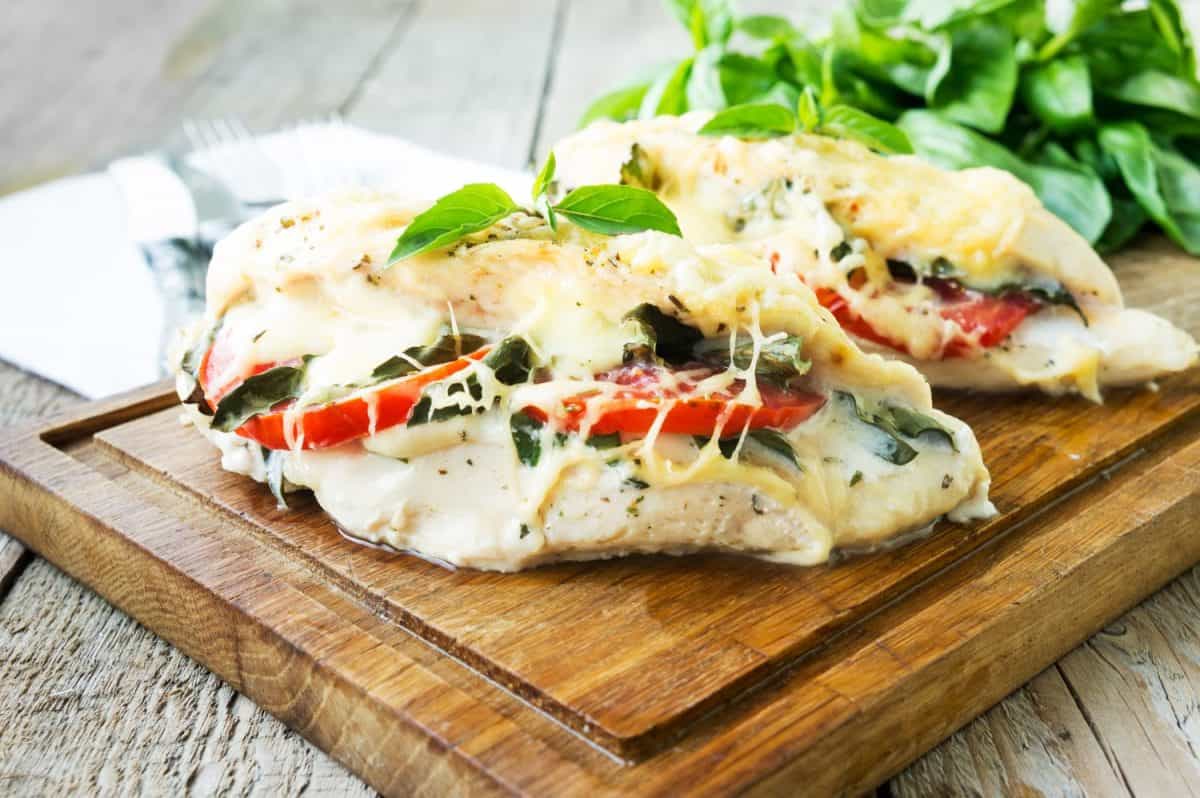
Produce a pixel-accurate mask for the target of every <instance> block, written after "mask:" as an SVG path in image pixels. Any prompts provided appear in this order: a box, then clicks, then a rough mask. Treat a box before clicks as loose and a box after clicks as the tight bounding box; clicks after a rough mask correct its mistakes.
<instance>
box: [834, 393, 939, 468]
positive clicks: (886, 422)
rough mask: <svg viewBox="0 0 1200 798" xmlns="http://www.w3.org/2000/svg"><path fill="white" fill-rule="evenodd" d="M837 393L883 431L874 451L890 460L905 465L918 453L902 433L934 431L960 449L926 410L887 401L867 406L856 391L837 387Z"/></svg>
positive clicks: (917, 434) (918, 434)
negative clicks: (925, 412)
mask: <svg viewBox="0 0 1200 798" xmlns="http://www.w3.org/2000/svg"><path fill="white" fill-rule="evenodd" d="M835 396H836V397H837V399H838V400H839V401H841V402H843V403H845V404H846V405H848V406H849V407H850V408H851V409H852V410H853V412H854V415H855V416H857V417H858V420H859V421H862V422H863V423H864V424H868V425H870V426H872V427H874V428H875V429H876V430H878V431H879V432H880V433H882V434H881V436H880V437H879V438H878V440H877V445H876V448H875V454H876V455H878V456H879V457H881V458H883V459H884V460H887V461H888V462H889V463H892V464H894V465H906V464H907V463H910V462H912V460H913V458H915V457H916V456H917V454H918V452H917V450H916V449H914V448H913V447H912V446H911V445H909V444H908V443H906V442H905V441H903V440H902V439H901V438H902V437H904V438H910V439H916V438H919V437H921V436H922V435H932V436H934V437H936V438H939V439H940V440H941V441H942V442H943V443H945V444H946V445H948V446H950V447H951V448H952V449H954V450H955V451H958V449H957V447H956V446H955V444H954V436H953V435H952V434H951V433H950V431H949V430H947V429H946V428H945V427H943V426H942V425H941V424H939V423H938V422H937V421H935V420H934V419H933V418H931V417H929V416H927V415H925V414H924V413H921V412H918V411H916V410H913V409H911V408H908V407H900V406H899V405H886V404H885V405H879V406H878V407H876V408H875V409H873V410H868V409H867V408H866V407H865V406H864V405H863V404H862V403H860V402H859V401H858V399H857V398H856V397H855V396H854V395H853V394H850V393H847V392H845V391H836V392H835Z"/></svg>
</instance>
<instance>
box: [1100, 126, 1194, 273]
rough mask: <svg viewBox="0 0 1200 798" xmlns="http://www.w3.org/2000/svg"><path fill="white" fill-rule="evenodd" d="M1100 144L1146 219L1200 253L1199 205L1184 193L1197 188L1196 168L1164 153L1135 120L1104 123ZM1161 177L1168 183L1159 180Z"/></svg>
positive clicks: (1175, 239)
mask: <svg viewBox="0 0 1200 798" xmlns="http://www.w3.org/2000/svg"><path fill="white" fill-rule="evenodd" d="M1100 146H1101V147H1103V148H1104V150H1105V151H1106V152H1108V153H1109V154H1110V155H1112V156H1113V158H1114V159H1116V162H1117V165H1118V167H1120V170H1121V175H1122V177H1124V180H1125V185H1126V186H1127V187H1128V188H1129V190H1130V192H1132V194H1133V196H1134V197H1136V198H1137V201H1138V203H1139V204H1140V205H1141V206H1142V208H1143V209H1144V210H1145V211H1146V213H1147V214H1148V215H1149V216H1150V218H1151V219H1153V220H1154V221H1156V222H1158V223H1159V225H1161V226H1162V228H1163V229H1164V230H1165V231H1166V232H1167V234H1168V235H1169V236H1170V237H1171V238H1172V239H1173V240H1174V241H1175V242H1176V243H1178V244H1179V245H1180V246H1181V247H1183V248H1184V249H1186V250H1187V251H1188V252H1190V253H1192V254H1198V253H1200V208H1197V207H1196V205H1197V199H1196V198H1195V197H1193V196H1189V193H1188V192H1189V191H1195V190H1200V170H1197V169H1196V167H1195V165H1194V164H1192V163H1191V162H1190V161H1188V160H1187V159H1186V158H1183V157H1182V156H1179V155H1174V154H1169V155H1166V156H1164V154H1163V152H1162V151H1160V149H1159V147H1158V146H1157V145H1156V144H1155V143H1154V141H1153V139H1151V137H1150V134H1149V132H1148V131H1147V130H1146V129H1145V128H1144V127H1142V126H1141V125H1139V124H1138V123H1136V122H1119V123H1114V124H1109V125H1105V126H1104V127H1102V128H1101V129H1100ZM1164 177H1165V178H1167V180H1168V181H1169V183H1168V182H1160V181H1161V180H1162V178H1164ZM1168 186H1169V187H1168ZM1168 193H1169V195H1170V199H1171V202H1168V199H1167V196H1168ZM1172 205H1174V206H1175V207H1174V208H1173V207H1172Z"/></svg>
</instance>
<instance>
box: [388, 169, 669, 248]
mask: <svg viewBox="0 0 1200 798" xmlns="http://www.w3.org/2000/svg"><path fill="white" fill-rule="evenodd" d="M554 170H555V161H554V153H553V152H551V153H550V155H549V156H548V157H547V158H546V163H545V164H544V165H543V166H542V168H541V170H540V171H539V172H538V175H537V178H536V179H535V180H534V183H533V205H534V208H535V211H536V212H537V213H540V214H541V215H542V216H544V217H545V219H546V223H547V224H548V225H549V226H550V229H551V230H552V231H554V232H557V230H558V215H559V214H561V215H562V216H565V217H566V218H567V219H570V220H571V222H572V223H573V224H575V225H576V226H577V227H582V228H583V229H584V230H588V231H589V232H593V233H600V234H601V235H610V236H615V235H622V234H625V233H641V232H643V231H646V230H657V231H659V232H661V233H669V234H670V235H675V236H678V235H681V233H680V231H679V222H678V220H676V218H675V214H674V213H672V212H671V209H670V208H668V207H667V206H666V205H664V204H663V202H662V200H660V199H659V198H658V197H657V196H655V194H654V193H653V192H650V191H646V190H645V189H642V188H637V187H635V186H620V185H603V186H580V187H579V188H577V189H575V190H574V191H572V192H570V193H569V194H567V196H565V197H563V198H562V200H561V201H559V202H558V203H557V204H555V203H552V202H551V201H550V195H551V194H552V193H553V188H554V186H555V182H554ZM523 210H524V209H523V208H521V206H519V205H517V203H516V202H514V201H513V198H512V197H510V196H509V195H508V194H507V193H505V191H504V189H502V188H500V187H499V186H497V185H494V184H492V183H472V184H470V185H466V186H463V187H462V188H460V189H459V190H458V191H453V192H451V193H449V194H447V195H446V196H444V197H442V198H441V199H439V200H438V201H437V202H435V203H434V204H433V207H431V208H430V209H429V210H427V211H425V212H424V213H421V214H419V215H418V216H417V217H416V218H414V219H413V220H412V222H411V223H409V225H408V227H406V228H405V229H404V232H403V233H402V234H401V235H400V238H399V240H397V241H396V247H395V249H393V250H392V254H391V257H389V258H388V265H389V266H391V265H392V264H394V263H396V262H397V261H401V260H404V259H405V258H411V257H412V256H414V255H420V254H421V253H424V252H429V251H430V250H434V249H441V248H442V247H448V246H450V245H451V244H455V243H457V242H458V241H461V240H462V239H463V238H465V237H466V236H469V235H471V234H472V233H478V232H479V231H480V230H486V229H488V228H489V227H491V226H492V225H494V224H496V223H497V222H499V221H500V220H501V219H503V218H505V217H506V216H511V215H512V214H514V213H517V212H519V211H523Z"/></svg>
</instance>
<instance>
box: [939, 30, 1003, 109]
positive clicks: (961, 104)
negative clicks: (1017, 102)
mask: <svg viewBox="0 0 1200 798" xmlns="http://www.w3.org/2000/svg"><path fill="white" fill-rule="evenodd" d="M1016 88H1017V57H1016V52H1015V50H1014V44H1013V37H1012V34H1011V33H1009V32H1008V31H1007V30H1005V29H1004V28H1001V27H999V26H996V25H988V24H976V25H971V26H969V27H965V28H962V29H960V30H956V31H955V32H954V34H953V36H952V37H951V57H950V70H949V72H947V73H946V75H945V77H944V78H943V79H942V81H941V82H940V83H939V85H938V86H937V88H936V90H935V91H934V94H933V101H932V102H931V103H930V105H931V107H933V108H936V109H937V110H938V111H939V112H940V113H941V114H942V115H943V116H945V117H946V118H947V119H953V120H954V121H956V122H960V123H962V124H964V125H969V126H970V127H973V128H975V129H977V130H983V131H985V132H987V133H998V132H999V131H1001V130H1002V129H1003V128H1004V122H1005V120H1006V119H1007V118H1008V111H1009V109H1010V108H1011V107H1012V102H1013V95H1014V94H1015V93H1016Z"/></svg>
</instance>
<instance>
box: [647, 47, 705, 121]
mask: <svg viewBox="0 0 1200 798" xmlns="http://www.w3.org/2000/svg"><path fill="white" fill-rule="evenodd" d="M691 74H692V59H690V58H685V59H684V60H682V61H680V62H679V64H678V65H677V66H676V67H675V68H674V69H672V70H671V71H669V72H664V73H663V74H662V75H661V76H660V77H659V78H658V79H657V80H656V81H654V82H653V83H651V84H650V88H649V90H647V91H646V96H645V97H643V98H642V104H641V106H640V107H639V108H638V114H637V115H638V117H639V118H641V119H653V118H654V117H656V116H677V115H679V114H682V113H684V112H685V111H687V110H688V100H687V84H688V78H689V77H690V76H691Z"/></svg>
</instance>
